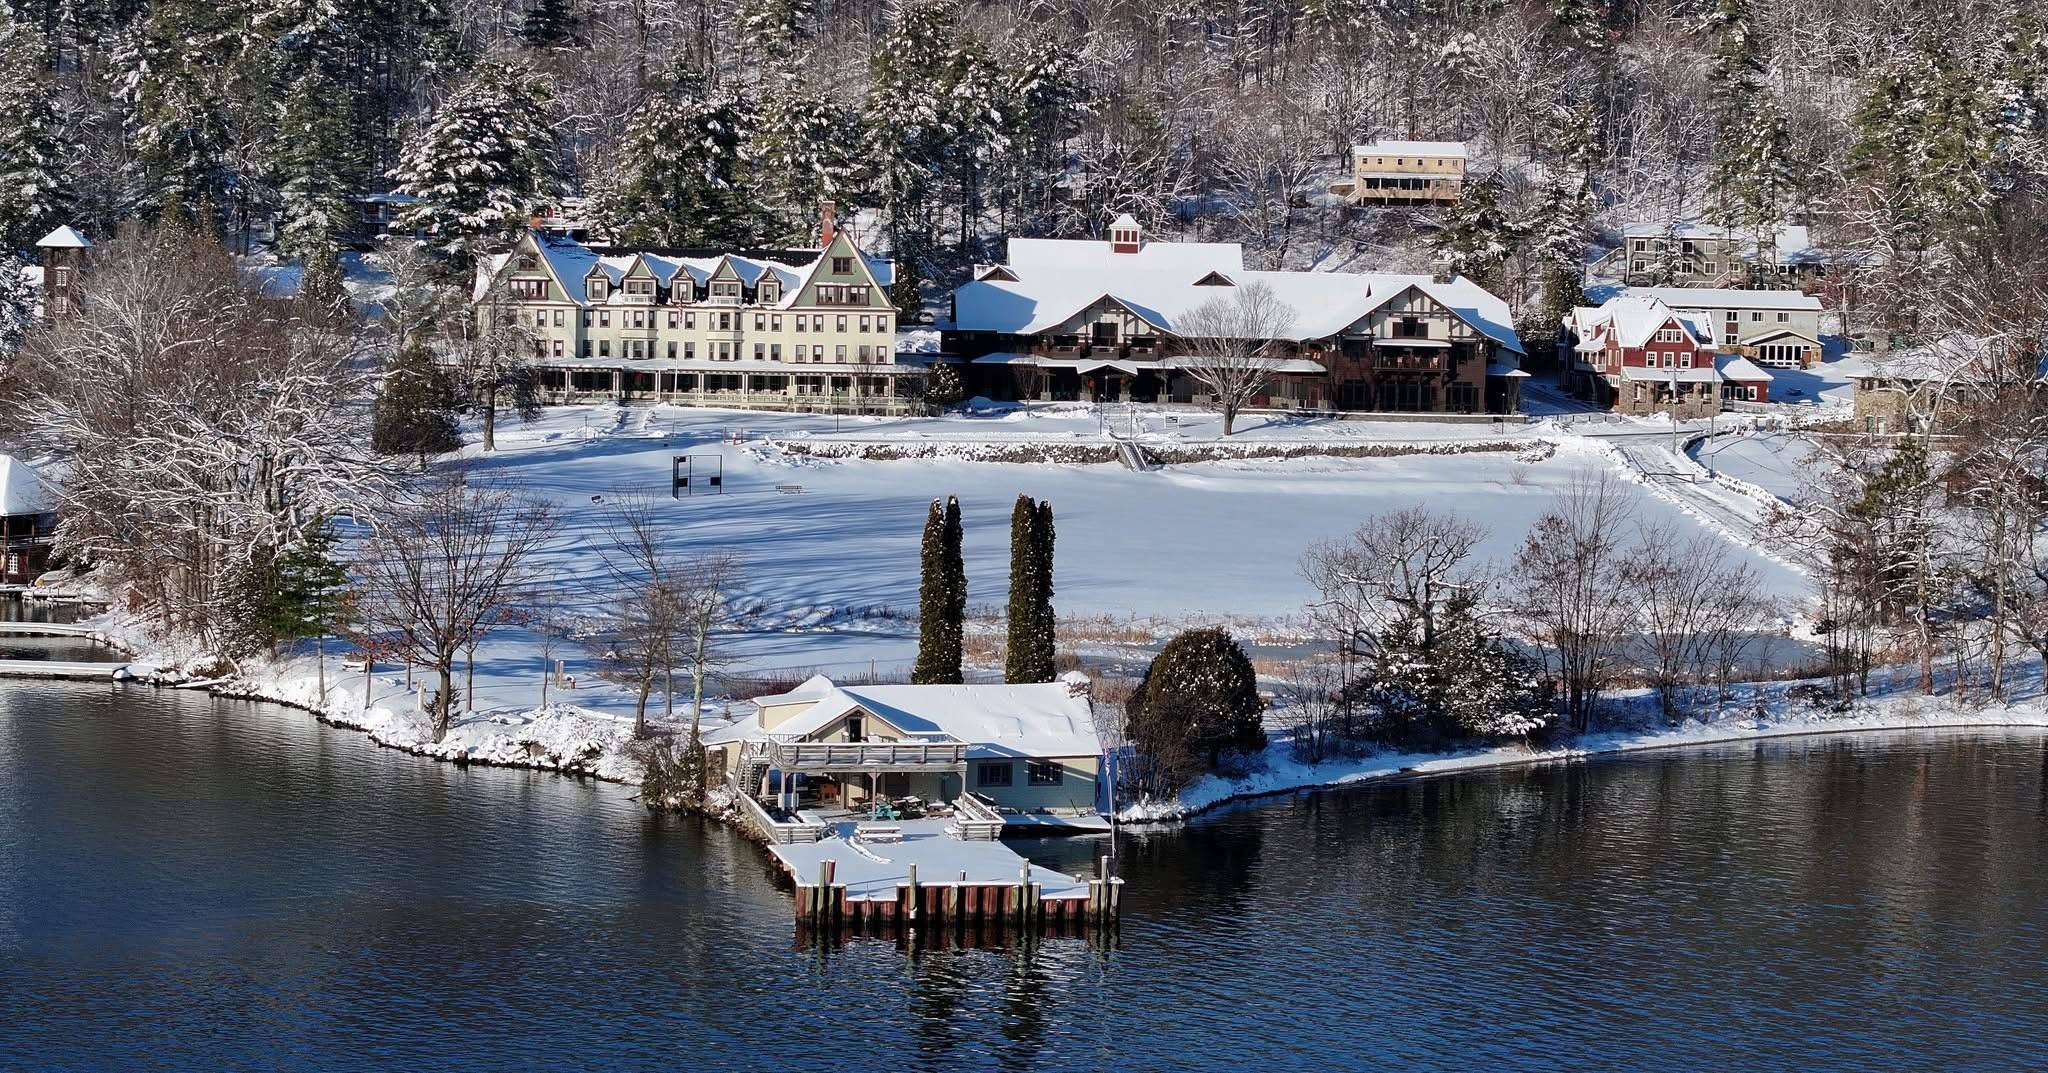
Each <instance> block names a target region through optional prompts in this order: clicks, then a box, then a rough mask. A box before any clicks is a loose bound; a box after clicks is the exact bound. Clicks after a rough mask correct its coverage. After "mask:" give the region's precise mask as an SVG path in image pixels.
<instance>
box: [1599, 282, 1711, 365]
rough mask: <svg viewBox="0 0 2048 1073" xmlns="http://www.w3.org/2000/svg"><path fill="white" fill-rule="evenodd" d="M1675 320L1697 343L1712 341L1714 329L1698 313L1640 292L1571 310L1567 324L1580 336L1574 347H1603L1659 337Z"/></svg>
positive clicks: (1709, 342)
mask: <svg viewBox="0 0 2048 1073" xmlns="http://www.w3.org/2000/svg"><path fill="white" fill-rule="evenodd" d="M1674 321H1676V322H1677V323H1678V325H1679V326H1680V327H1681V328H1683V329H1685V330H1686V331H1687V332H1689V333H1691V335H1692V338H1693V342H1694V343H1696V344H1711V343H1712V342H1713V341H1714V329H1713V327H1712V325H1710V324H1708V323H1707V322H1706V321H1705V320H1704V318H1702V317H1700V316H1699V315H1698V314H1696V313H1680V312H1679V311H1677V310H1675V309H1673V308H1671V307H1670V306H1669V305H1666V304H1665V303H1664V302H1663V301H1661V300H1659V299H1656V298H1651V297H1647V296H1645V295H1642V294H1638V293H1628V294H1622V295H1619V296H1616V297H1614V298H1609V299H1608V300H1607V301H1605V302H1602V303H1601V304H1600V305H1598V306H1579V307H1577V308H1575V309H1573V310H1572V315H1571V317H1570V318H1569V319H1568V320H1567V321H1566V326H1567V327H1569V328H1571V329H1572V333H1573V334H1574V335H1577V336H1578V337H1579V343H1578V345H1577V346H1576V347H1574V348H1573V349H1574V350H1578V351H1581V352H1592V351H1596V350H1603V349H1605V348H1606V346H1607V343H1608V342H1609V341H1610V340H1611V341H1613V342H1614V343H1615V344H1617V345H1619V346H1624V347H1639V346H1642V345H1644V344H1646V343H1648V342H1649V341H1650V340H1651V339H1653V338H1655V337H1656V334H1657V333H1658V332H1659V331H1661V330H1662V329H1663V328H1664V326H1665V325H1666V324H1670V323H1672V322H1674Z"/></svg>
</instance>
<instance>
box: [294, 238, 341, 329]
mask: <svg viewBox="0 0 2048 1073" xmlns="http://www.w3.org/2000/svg"><path fill="white" fill-rule="evenodd" d="M299 303H300V305H301V307H302V308H303V309H304V310H305V316H306V319H307V320H308V321H309V322H310V323H312V324H314V325H317V326H320V327H333V326H337V325H340V324H343V323H346V322H347V321H348V319H349V318H351V317H353V316H354V315H355V309H354V307H353V306H352V305H350V304H349V296H348V288H347V287H345V286H343V285H342V272H341V251H340V250H338V249H336V248H335V247H334V246H333V245H332V244H327V245H322V246H318V247H316V248H315V249H314V250H313V252H312V253H311V254H309V255H308V256H307V257H306V259H305V261H304V262H303V267H302V268H301V274H300V276H299Z"/></svg>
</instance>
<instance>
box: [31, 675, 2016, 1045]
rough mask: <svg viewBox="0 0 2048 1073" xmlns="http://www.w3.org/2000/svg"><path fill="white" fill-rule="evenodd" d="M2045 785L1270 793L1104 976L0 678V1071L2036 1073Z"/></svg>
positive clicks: (1519, 781)
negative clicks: (919, 935) (859, 916)
mask: <svg viewBox="0 0 2048 1073" xmlns="http://www.w3.org/2000/svg"><path fill="white" fill-rule="evenodd" d="M2044 768H2048V737H2043V736H2041V735H2036V734H2029V733H2006V734H1995V733H1979V732H1967V731H1958V732H1943V733H1924V734H1909V735H1892V736H1885V737H1869V736H1865V737H1844V738H1809V739H1796V740H1787V741H1781V742H1777V743H1768V744H1759V745H1746V746H1741V747H1725V748H1713V749H1702V750H1693V751H1688V752H1674V753H1665V754H1653V755H1639V756H1634V757H1627V758H1615V759H1610V760H1601V761H1595V762H1591V763H1585V764H1576V765H1568V766H1557V767H1550V768H1544V769H1539V770H1529V771H1519V772H1508V773H1500V774H1479V775H1468V776H1461V777H1458V778H1453V779H1440V780H1433V781H1424V782H1414V783H1407V784H1401V785H1392V786H1383V787H1378V788H1370V789H1358V790H1351V791H1346V792H1338V793H1321V794H1313V795H1303V796H1299V797H1292V798H1281V799H1273V800H1268V801H1263V802H1256V803H1249V804H1246V805H1243V806H1240V807H1236V808H1232V809H1230V810H1227V811H1224V812H1221V813H1218V814H1215V815H1212V816H1209V817H1206V818H1204V819H1203V820H1201V821H1200V822H1198V823H1195V824H1192V825H1190V826H1188V827H1186V828H1184V829H1180V830H1176V831H1171V832H1166V833H1159V834H1153V835H1147V836H1130V835H1126V836H1124V837H1123V839H1122V840H1121V847H1120V848H1121V850H1122V854H1123V861H1124V870H1125V873H1126V875H1127V876H1128V877H1129V885H1128V887H1127V888H1126V895H1125V901H1124V912H1125V922H1124V925H1123V928H1122V931H1121V937H1120V942H1119V943H1118V944H1117V945H1116V946H1115V947H1113V948H1109V949H1102V948H1098V947H1096V946H1093V945H1090V944H1088V943H1086V942H1081V941H1074V940H1059V941H1048V942H1043V943H1037V944H1033V945H1029V946H1026V947H1024V948H1021V949H1017V950H1011V951H998V950H979V949H968V950H949V951H942V952H918V953H906V952H905V951H903V950H901V949H899V948H898V947H897V946H896V945H895V944H892V943H887V942H880V941H868V940H861V941H854V942H849V943H846V944H844V945H840V946H836V947H813V948H809V949H804V948H799V947H798V946H797V945H796V943H795V934H794V928H793V925H792V922H791V911H790V906H789V902H788V899H787V896H786V895H785V894H784V893H783V892H781V891H779V890H778V889H777V888H776V886H775V884H774V882H773V879H772V875H771V871H770V868H769V866H768V864H767V862H766V859H765V857H764V855H763V854H762V852H761V851H760V850H759V849H757V848H756V847H754V846H752V845H749V844H748V843H746V842H743V841H741V840H740V839H738V838H737V837H735V836H734V835H732V834H731V833H730V832H728V831H726V830H724V829H722V828H718V827H715V826H710V825H707V824H704V823H702V822H699V821H695V820H688V819H680V818H674V817H657V816H650V815H648V814H647V813H646V812H645V811H644V810H642V809H641V808H640V807H639V806H638V805H637V804H636V803H635V802H633V801H632V800H631V799H630V796H629V791H628V790H627V789H625V788H622V787H617V786H608V785H602V784H597V783H591V782H580V781H575V780H571V779H566V778H561V777H557V776H552V775H546V774H540V773H533V772H521V771H506V770H493V769H480V768H478V769H462V768H457V767H453V766H450V765H445V764H437V763H433V762H430V761H426V760H422V759H418V758H415V757H411V756H407V755H404V754H401V753H397V752H394V751H390V750H382V749H377V748H375V747H373V746H371V745H370V744H369V743H368V742H367V741H366V740H365V739H364V738H362V737H361V736H360V735H356V734H353V733H350V732H346V731H339V730H333V729H329V728H325V727H321V726H319V725H318V724H316V723H314V722H313V721H312V720H311V719H310V718H309V717H308V716H306V715H304V714H303V713H300V712H295V711H291V710H287V709H281V708H276V707H271V706H265V705H254V704H244V703H237V702H227V701H219V700H214V699H211V698H207V697H203V696H195V695H192V694H189V693H182V692H170V691H165V692H153V691H149V690H145V689H133V688H131V689H125V690H123V689H117V688H112V687H108V686H104V685H94V686H85V685H70V684H51V683H41V682H22V683H5V684H0V1069H65V1070H72V1069H102V1068H138V1069H140V1068H148V1069H205V1070H217V1069H271V1068H294V1069H365V1070H367V1069H379V1070H383V1069H399V1068H420V1067H425V1066H429V1065H431V1066H433V1067H435V1068H446V1069H508V1068H534V1067H542V1066H554V1067H559V1068H604V1069H623V1068H652V1067H661V1068H671V1069H692V1068H704V1069H723V1068H735V1069H768V1068H820V1069H853V1070H899V1069H947V1070H961V1069H966V1070H978V1069H997V1068H1002V1069H1050V1068H1073V1069H1103V1068H1110V1067H1115V1068H1118V1069H1132V1070H1149V1069H1159V1070H1167V1069H1233V1068H1241V1067H1248V1068H1259V1069H1323V1070H1327V1069H1391V1068H1432V1069H1442V1068H1449V1067H1453V1066H1458V1067H1469V1068H1476V1069H1504V1068H1514V1069H1556V1068H1582V1069H1623V1068H1626V1069H1702V1070H1704V1069H1713V1070H1733V1069H1787V1068H1813V1069H1820V1068H1826V1069H1871V1070H1877V1069H1885V1070H1896V1069H1926V1068H1939V1069H2013V1068H2021V1067H2026V1066H2034V1067H2037V1068H2038V1067H2039V1065H2040V1064H2041V1063H2042V1061H2043V1060H2044V1051H2043V1046H2044V1045H2043V1040H2044V1039H2048V931H2044V927H2048V797H2044V793H2048V790H2044V781H2043V771H2044ZM1020 845H1021V846H1023V847H1024V848H1026V849H1027V851H1028V852H1031V853H1032V854H1033V855H1034V856H1036V857H1038V858H1039V859H1041V860H1042V861H1043V862H1044V863H1048V864H1052V865H1055V866H1064V867H1067V868H1069V869H1070V870H1079V869H1083V868H1085V862H1086V861H1087V859H1088V858H1090V857H1092V856H1093V855H1094V854H1095V853H1097V852H1100V851H1101V850H1102V848H1103V847H1104V846H1105V845H1106V842H1105V841H1104V840H1102V839H1087V840H1076V841H1063V842H1040V843H1030V844H1020Z"/></svg>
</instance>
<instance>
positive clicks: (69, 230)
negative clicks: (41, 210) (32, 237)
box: [36, 224, 92, 250]
mask: <svg viewBox="0 0 2048 1073" xmlns="http://www.w3.org/2000/svg"><path fill="white" fill-rule="evenodd" d="M36 246H37V248H39V249H45V250H84V249H90V248H91V247H92V240H91V239H89V238H86V237H85V235H84V233H83V232H81V231H79V230H78V229H77V228H75V227H73V226H71V225H70V224H64V225H62V226H60V227H58V228H57V229H56V230H55V231H52V232H50V233H49V234H47V235H44V236H43V237H42V238H39V239H37V240H36Z"/></svg>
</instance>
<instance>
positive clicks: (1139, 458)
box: [1116, 440, 1159, 473]
mask: <svg viewBox="0 0 2048 1073" xmlns="http://www.w3.org/2000/svg"><path fill="white" fill-rule="evenodd" d="M1116 458H1117V461H1119V462H1122V463H1123V464H1124V468H1125V469H1130V470H1136V471H1138V472H1140V473H1143V472H1145V471H1147V470H1152V469H1157V468H1159V467H1158V466H1157V465H1156V464H1155V463H1154V462H1153V461H1152V460H1151V459H1149V458H1146V457H1145V450H1144V448H1142V447H1139V446H1138V445H1137V444H1135V443H1132V442H1131V441H1129V440H1118V441H1116Z"/></svg>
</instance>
